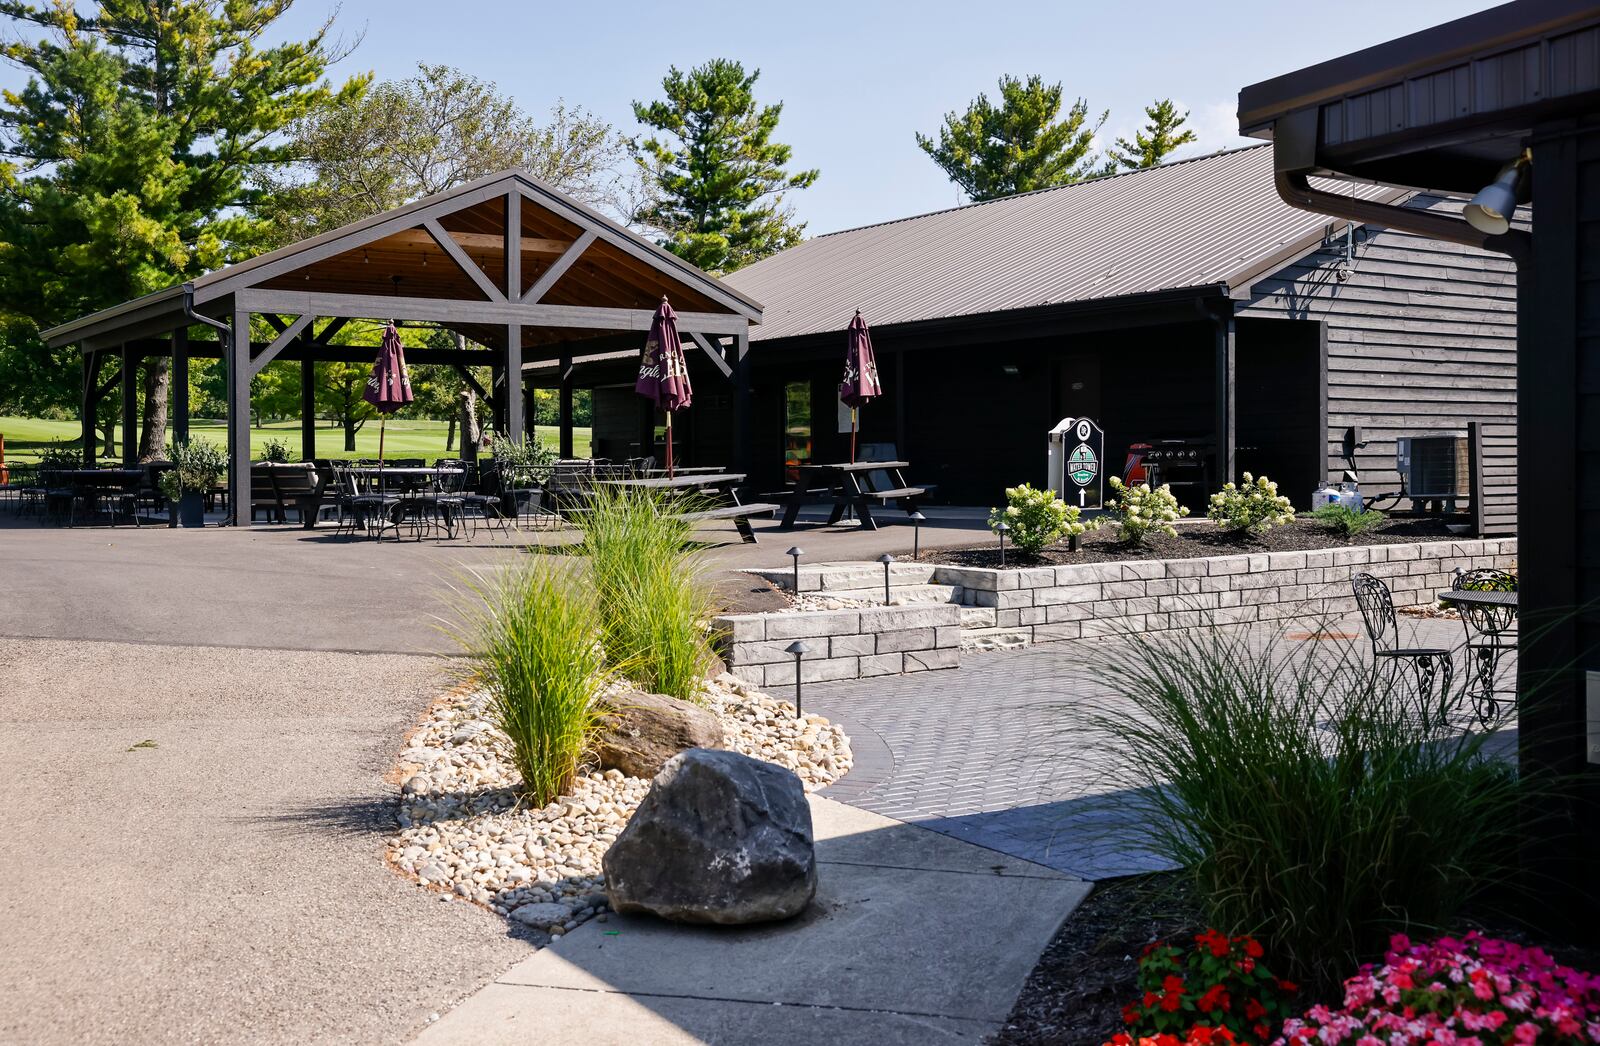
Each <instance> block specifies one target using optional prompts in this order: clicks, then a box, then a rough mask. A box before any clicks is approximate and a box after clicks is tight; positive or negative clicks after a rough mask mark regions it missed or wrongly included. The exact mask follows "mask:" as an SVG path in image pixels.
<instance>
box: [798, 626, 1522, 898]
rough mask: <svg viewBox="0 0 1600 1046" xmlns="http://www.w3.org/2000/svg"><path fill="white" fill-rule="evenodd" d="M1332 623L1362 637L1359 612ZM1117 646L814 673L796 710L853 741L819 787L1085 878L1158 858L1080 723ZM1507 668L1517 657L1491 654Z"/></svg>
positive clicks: (1127, 787) (1052, 647)
mask: <svg viewBox="0 0 1600 1046" xmlns="http://www.w3.org/2000/svg"><path fill="white" fill-rule="evenodd" d="M1337 627H1339V628H1341V629H1344V630H1346V631H1347V632H1348V633H1349V634H1354V635H1360V634H1361V626H1360V624H1359V623H1358V622H1356V621H1348V622H1343V623H1340V624H1339V625H1338V626H1337ZM1401 627H1402V630H1403V631H1406V632H1410V631H1411V630H1414V633H1415V634H1414V638H1412V639H1410V641H1412V642H1416V643H1424V642H1425V643H1428V644H1430V645H1443V646H1450V647H1454V646H1456V645H1458V644H1459V643H1460V641H1461V625H1460V624H1459V622H1455V621H1405V622H1403V623H1402V626H1401ZM1277 635H1278V633H1277V632H1275V631H1268V630H1267V629H1265V628H1262V629H1260V630H1259V631H1258V632H1253V633H1252V634H1251V639H1252V641H1253V642H1256V643H1265V642H1268V641H1270V640H1272V639H1274V638H1276V637H1277ZM1118 645H1119V641H1117V640H1097V641H1082V642H1067V643H1051V644H1046V645H1042V646H1038V647H1035V648H1033V649H1030V650H1025V651H996V652H993V653H974V652H971V651H966V652H964V653H963V654H962V667H961V668H959V669H956V670H953V671H946V672H922V673H914V674H911V675H904V676H888V677H879V678H874V679H859V680H843V681H838V682H830V683H814V684H811V685H810V686H808V687H807V688H806V697H805V700H806V706H807V710H808V711H816V712H818V713H820V714H822V715H826V716H828V717H829V718H830V719H833V720H835V721H836V722H838V723H840V724H841V725H842V726H843V727H844V728H845V730H846V732H847V733H848V734H849V735H850V737H851V741H852V744H853V746H854V751H855V759H856V762H855V768H854V769H852V770H851V772H850V773H849V774H848V775H846V776H845V777H844V779H843V780H841V781H839V782H838V783H837V784H835V785H834V786H832V787H831V788H829V789H828V790H827V793H826V794H827V795H829V796H830V797H832V798H834V799H838V800H840V801H842V802H846V803H850V804H852V805H855V806H860V807H863V808H865V809H868V810H872V811H874V812H876V813H880V814H884V815H886V816H888V817H893V818H896V819H897V820H901V821H906V822H910V823H914V824H918V825H921V826H923V827H926V828H930V829H933V830H934V831H937V832H942V833H945V834H947V835H951V836H954V837H956V838H959V839H963V840H966V841H968V842H972V843H976V844H978V845H980V846H986V847H989V848H991V849H994V850H998V851H1001V852H1002V853H1005V854H1009V855H1011V856H1014V857H1020V858H1023V859H1026V860H1030V861H1036V862H1038V863H1040V864H1044V865H1047V866H1049V867H1052V868H1056V869H1059V870H1061V871H1064V872H1068V873H1070V874H1073V875H1076V876H1080V877H1082V878H1085V879H1104V878H1112V877H1115V876H1120V875H1130V874H1134V873H1137V872H1142V871H1153V870H1156V869H1159V868H1162V867H1165V865H1164V863H1163V862H1162V861H1161V859H1160V858H1158V857H1156V856H1155V855H1153V854H1150V853H1148V852H1145V851H1144V850H1143V848H1142V846H1141V842H1140V840H1141V838H1142V837H1143V836H1144V835H1145V834H1146V833H1144V832H1142V831H1140V825H1139V815H1138V813H1137V811H1136V810H1135V809H1133V808H1132V807H1133V805H1134V801H1136V799H1137V793H1135V792H1134V791H1132V790H1131V783H1130V782H1129V781H1128V780H1127V779H1126V775H1124V774H1121V773H1119V770H1118V768H1117V767H1116V766H1114V765H1111V763H1110V759H1109V757H1108V755H1107V752H1106V745H1105V743H1104V742H1105V739H1104V737H1103V736H1099V735H1097V733H1096V731H1095V730H1094V729H1093V728H1092V727H1091V726H1090V719H1091V717H1092V716H1094V715H1095V714H1103V713H1104V712H1105V710H1106V709H1108V708H1114V707H1115V705H1114V704H1112V702H1114V701H1115V700H1116V698H1115V696H1114V694H1113V693H1112V691H1110V690H1109V689H1108V688H1107V687H1105V686H1104V685H1103V684H1102V683H1100V682H1099V681H1098V680H1097V678H1096V675H1095V672H1094V670H1093V668H1092V666H1093V665H1094V664H1095V663H1097V662H1101V663H1103V662H1106V661H1107V660H1109V659H1114V658H1116V657H1117V656H1118ZM1352 646H1353V648H1356V649H1359V650H1362V651H1364V650H1365V649H1366V640H1365V639H1359V640H1355V641H1353V643H1352ZM1458 661H1459V659H1458ZM1458 668H1459V664H1458ZM1512 672H1514V656H1513V657H1511V658H1508V659H1507V661H1506V663H1505V664H1503V665H1502V675H1503V676H1504V677H1505V678H1506V679H1508V680H1509V678H1511V675H1510V673H1512ZM1502 685H1508V683H1503V684H1502Z"/></svg>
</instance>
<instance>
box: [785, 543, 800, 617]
mask: <svg viewBox="0 0 1600 1046" xmlns="http://www.w3.org/2000/svg"><path fill="white" fill-rule="evenodd" d="M784 555H786V556H788V557H790V558H791V559H793V560H794V598H795V602H797V603H798V602H799V601H800V557H801V556H803V555H805V552H804V551H803V550H802V549H801V548H800V546H799V545H791V546H790V547H789V551H788V552H785V553H784Z"/></svg>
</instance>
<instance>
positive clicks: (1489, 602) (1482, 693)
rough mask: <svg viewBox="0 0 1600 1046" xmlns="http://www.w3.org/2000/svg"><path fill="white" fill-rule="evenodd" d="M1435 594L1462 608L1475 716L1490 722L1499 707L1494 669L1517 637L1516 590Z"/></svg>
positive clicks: (1479, 590)
mask: <svg viewBox="0 0 1600 1046" xmlns="http://www.w3.org/2000/svg"><path fill="white" fill-rule="evenodd" d="M1437 595H1438V597H1439V601H1440V602H1441V603H1445V604H1447V605H1449V606H1453V607H1455V608H1456V609H1457V610H1459V611H1460V612H1461V623H1462V626H1463V627H1464V628H1465V629H1466V630H1467V668H1468V670H1469V671H1470V672H1471V673H1472V675H1473V682H1474V683H1475V684H1476V685H1475V687H1474V690H1475V695H1474V696H1475V698H1476V700H1477V702H1478V718H1479V719H1480V720H1482V721H1483V722H1485V723H1488V722H1491V721H1492V720H1493V719H1494V717H1495V715H1496V713H1497V712H1498V711H1499V701H1498V699H1497V698H1496V697H1495V687H1494V679H1495V671H1496V669H1498V668H1499V665H1500V659H1501V658H1502V657H1503V656H1504V655H1505V653H1506V651H1508V650H1510V649H1511V645H1512V640H1514V639H1515V638H1516V633H1515V632H1514V631H1513V630H1512V626H1513V625H1514V624H1515V623H1516V620H1517V593H1516V592H1506V591H1501V590H1484V589H1466V588H1452V589H1447V590H1445V591H1443V592H1440V593H1437ZM1475 632H1476V635H1474V633H1475Z"/></svg>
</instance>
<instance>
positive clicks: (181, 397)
mask: <svg viewBox="0 0 1600 1046" xmlns="http://www.w3.org/2000/svg"><path fill="white" fill-rule="evenodd" d="M172 440H173V442H174V443H178V444H183V443H188V442H189V328H188V327H179V328H178V329H177V330H175V331H173V332H172Z"/></svg>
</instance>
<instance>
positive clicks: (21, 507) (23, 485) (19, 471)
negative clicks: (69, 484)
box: [0, 464, 44, 516]
mask: <svg viewBox="0 0 1600 1046" xmlns="http://www.w3.org/2000/svg"><path fill="white" fill-rule="evenodd" d="M6 473H7V477H6V482H5V483H0V503H3V502H10V503H11V509H12V511H13V512H14V513H15V514H16V515H18V516H22V515H26V514H27V512H28V511H29V509H30V508H31V507H33V506H34V504H35V503H36V502H37V500H39V499H42V498H43V497H44V488H43V487H41V486H40V485H39V468H38V466H37V465H14V464H13V465H7V466H6Z"/></svg>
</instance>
